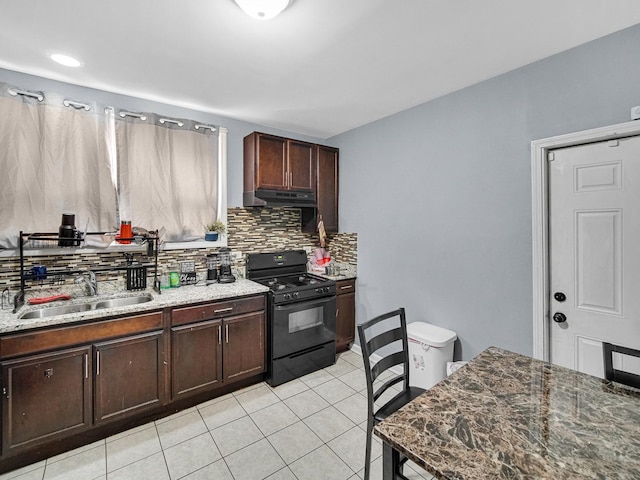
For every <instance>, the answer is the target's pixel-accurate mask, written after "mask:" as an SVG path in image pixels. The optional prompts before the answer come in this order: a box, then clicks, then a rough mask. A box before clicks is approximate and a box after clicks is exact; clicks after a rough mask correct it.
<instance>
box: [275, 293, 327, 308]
mask: <svg viewBox="0 0 640 480" xmlns="http://www.w3.org/2000/svg"><path fill="white" fill-rule="evenodd" d="M335 299H336V296H335V295H332V296H330V297H322V298H315V299H306V300H299V301H296V302H294V303H287V304H286V305H276V307H275V310H276V311H278V312H286V311H287V310H293V309H295V308H298V307H299V306H300V305H304V309H303V310H307V309H308V308H313V307H315V306H323V305H325V304H327V303H329V302H332V301H334V300H335Z"/></svg>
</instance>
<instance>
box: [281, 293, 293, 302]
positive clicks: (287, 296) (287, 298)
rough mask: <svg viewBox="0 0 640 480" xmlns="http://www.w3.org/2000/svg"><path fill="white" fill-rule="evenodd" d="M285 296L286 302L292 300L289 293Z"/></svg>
mask: <svg viewBox="0 0 640 480" xmlns="http://www.w3.org/2000/svg"><path fill="white" fill-rule="evenodd" d="M283 296H284V299H285V300H289V299H290V298H291V295H290V294H288V293H285V294H284V295H283Z"/></svg>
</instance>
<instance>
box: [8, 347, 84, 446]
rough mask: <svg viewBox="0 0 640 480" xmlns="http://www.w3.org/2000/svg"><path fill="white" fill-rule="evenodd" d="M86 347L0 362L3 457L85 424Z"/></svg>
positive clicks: (54, 438)
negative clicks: (0, 363) (0, 375)
mask: <svg viewBox="0 0 640 480" xmlns="http://www.w3.org/2000/svg"><path fill="white" fill-rule="evenodd" d="M90 372H91V349H90V348H89V347H81V348H72V349H68V350H64V351H60V352H55V353H48V354H43V355H33V356H29V357H26V358H22V359H20V360H13V361H7V362H3V363H2V393H3V397H4V402H3V406H2V426H3V442H2V443H3V449H2V450H3V454H5V455H6V454H10V453H11V452H12V451H14V450H16V449H25V448H28V447H30V446H32V445H37V444H41V443H43V442H45V441H52V440H56V439H58V438H61V437H64V436H69V435H73V434H75V433H79V432H81V431H83V430H86V429H87V428H89V427H90V426H91V423H92V421H91V411H92V408H91V393H92V380H91V374H90Z"/></svg>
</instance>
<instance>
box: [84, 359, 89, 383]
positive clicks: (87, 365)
mask: <svg viewBox="0 0 640 480" xmlns="http://www.w3.org/2000/svg"><path fill="white" fill-rule="evenodd" d="M84 378H89V354H88V353H85V354H84Z"/></svg>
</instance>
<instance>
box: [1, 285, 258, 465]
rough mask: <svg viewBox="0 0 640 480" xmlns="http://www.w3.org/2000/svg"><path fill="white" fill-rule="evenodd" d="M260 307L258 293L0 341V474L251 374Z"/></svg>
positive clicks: (22, 333) (28, 332)
mask: <svg viewBox="0 0 640 480" xmlns="http://www.w3.org/2000/svg"><path fill="white" fill-rule="evenodd" d="M265 307H266V296H265V295H264V294H260V295H254V296H250V297H240V298H235V299H229V300H224V301H216V302H210V303H205V304H200V305H193V306H187V307H175V308H166V309H164V310H163V311H155V312H153V311H152V312H146V313H141V314H138V315H133V316H125V317H113V318H106V319H100V320H97V321H93V322H91V321H89V322H85V323H79V324H73V325H61V326H52V327H51V328H43V329H38V330H24V331H20V332H16V333H12V334H6V335H0V372H1V374H2V379H1V380H2V451H1V452H0V472H4V471H6V470H8V469H9V468H8V467H9V466H10V467H11V468H17V467H19V466H22V465H24V463H23V462H33V461H34V459H36V458H38V459H39V456H40V457H44V456H45V455H44V453H43V452H46V451H54V450H57V451H59V450H62V448H63V445H65V439H69V437H72V436H74V435H76V434H82V435H83V436H82V437H80V438H84V437H85V436H86V438H94V439H95V436H96V435H102V434H103V432H109V434H112V433H113V430H115V431H119V430H120V429H122V428H123V427H124V426H126V425H128V424H130V423H135V422H136V421H140V420H142V419H144V418H153V417H154V416H157V415H162V414H164V413H165V412H167V411H171V410H172V409H174V408H186V407H188V406H190V400H189V399H188V398H186V397H188V396H191V395H195V394H196V393H202V394H203V395H199V396H196V398H199V399H202V398H203V397H204V398H207V397H213V396H214V395H215V394H214V393H211V394H209V393H207V392H208V391H213V390H215V389H218V388H220V389H222V387H225V388H224V391H231V390H233V383H234V382H238V384H239V385H243V384H245V385H246V384H248V383H250V382H252V380H253V379H259V378H261V377H260V375H261V374H262V373H263V372H265V371H266V349H265V337H266V316H265ZM243 381H244V382H243ZM229 385H231V387H230V388H229ZM183 399H184V400H183ZM174 401H175V403H174ZM92 435H93V437H92ZM77 439H78V437H76V446H77V443H78V442H77ZM69 440H71V439H69ZM72 443H73V442H72ZM3 461H4V462H3Z"/></svg>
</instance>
